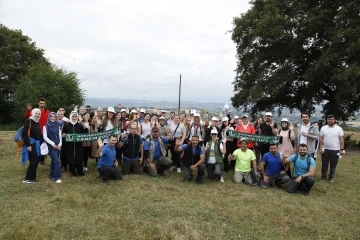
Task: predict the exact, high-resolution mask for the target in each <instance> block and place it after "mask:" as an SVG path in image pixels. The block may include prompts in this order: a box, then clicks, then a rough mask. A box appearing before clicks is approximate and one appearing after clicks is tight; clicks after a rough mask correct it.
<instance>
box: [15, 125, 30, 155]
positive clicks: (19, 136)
mask: <svg viewBox="0 0 360 240" xmlns="http://www.w3.org/2000/svg"><path fill="white" fill-rule="evenodd" d="M30 129H31V120H30V123H29V129H28V132H27V133H28V136H29V137H30ZM23 130H24V125H23V126H22V127H21V128H19V129H18V130H17V131H16V133H15V135H14V142H16V145H17V146H16V156H18V155H19V153H20V151H21V148H22V146H24V139H23V138H22V132H23Z"/></svg>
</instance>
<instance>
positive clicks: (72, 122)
mask: <svg viewBox="0 0 360 240" xmlns="http://www.w3.org/2000/svg"><path fill="white" fill-rule="evenodd" d="M73 115H77V116H78V117H79V114H78V112H77V111H72V112H71V113H70V117H69V123H71V124H72V125H75V124H76V123H77V122H78V120H77V119H76V121H75V122H74V121H73V120H72V116H73Z"/></svg>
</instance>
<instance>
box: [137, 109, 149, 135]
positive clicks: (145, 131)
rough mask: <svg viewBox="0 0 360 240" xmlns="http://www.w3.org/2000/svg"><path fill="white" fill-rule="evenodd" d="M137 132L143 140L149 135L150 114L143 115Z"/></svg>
mask: <svg viewBox="0 0 360 240" xmlns="http://www.w3.org/2000/svg"><path fill="white" fill-rule="evenodd" d="M138 132H139V133H140V135H141V136H143V138H146V137H147V136H148V135H149V134H151V123H150V114H148V113H145V115H144V121H143V122H142V123H140V124H139V126H138Z"/></svg>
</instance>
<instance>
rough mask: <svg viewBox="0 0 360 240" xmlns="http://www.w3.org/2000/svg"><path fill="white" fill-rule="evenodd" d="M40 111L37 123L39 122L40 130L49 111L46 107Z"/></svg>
mask: <svg viewBox="0 0 360 240" xmlns="http://www.w3.org/2000/svg"><path fill="white" fill-rule="evenodd" d="M40 111H41V116H40V120H39V124H40V129H41V130H42V127H43V126H44V125H45V124H46V122H47V120H48V117H49V114H50V111H49V110H47V109H44V110H40Z"/></svg>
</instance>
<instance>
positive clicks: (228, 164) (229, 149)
mask: <svg viewBox="0 0 360 240" xmlns="http://www.w3.org/2000/svg"><path fill="white" fill-rule="evenodd" d="M234 146H235V145H234V142H233V141H226V153H225V154H224V158H223V163H224V171H225V172H228V171H229V170H230V169H232V168H234V166H235V164H232V163H231V161H230V162H229V155H230V154H231V153H233V152H234V150H235V147H234Z"/></svg>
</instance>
